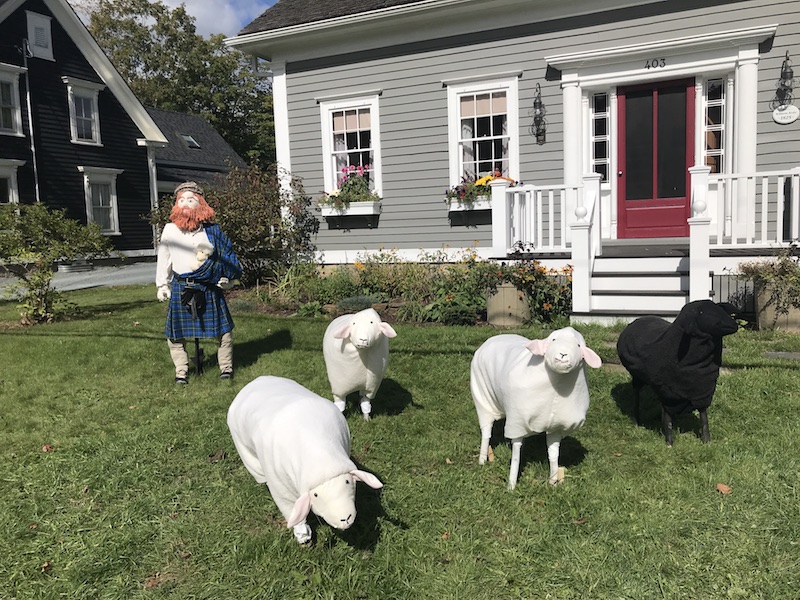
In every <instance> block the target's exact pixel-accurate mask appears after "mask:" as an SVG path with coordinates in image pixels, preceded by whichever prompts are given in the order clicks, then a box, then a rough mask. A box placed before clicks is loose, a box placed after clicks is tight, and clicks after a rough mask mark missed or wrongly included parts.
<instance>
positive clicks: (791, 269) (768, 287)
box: [738, 243, 800, 331]
mask: <svg viewBox="0 0 800 600" xmlns="http://www.w3.org/2000/svg"><path fill="white" fill-rule="evenodd" d="M738 275H739V277H740V278H742V279H744V280H747V281H752V282H753V293H754V295H755V303H756V323H757V325H758V328H759V329H785V330H790V331H800V248H798V245H797V244H796V243H792V244H791V245H790V246H788V247H787V248H783V249H781V250H780V251H779V252H778V253H777V254H776V255H775V256H773V257H770V258H765V259H760V260H754V261H748V262H743V263H739V268H738Z"/></svg>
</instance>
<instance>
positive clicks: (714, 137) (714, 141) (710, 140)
mask: <svg viewBox="0 0 800 600" xmlns="http://www.w3.org/2000/svg"><path fill="white" fill-rule="evenodd" d="M721 147H722V132H721V131H706V150H719V149H720V148H721Z"/></svg>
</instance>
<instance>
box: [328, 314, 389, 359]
mask: <svg viewBox="0 0 800 600" xmlns="http://www.w3.org/2000/svg"><path fill="white" fill-rule="evenodd" d="M383 336H386V337H388V338H393V337H396V336H397V333H396V332H395V330H394V329H393V328H392V326H391V325H389V324H388V323H384V322H383V321H381V317H380V315H379V314H378V313H377V311H375V309H372V308H367V309H364V310H362V311H361V312H357V313H356V314H354V315H353V316H352V317H351V318H350V319H349V320H348V321H347V323H345V324H344V325H343V326H342V327H341V328H340V329H339V330H338V331H336V332H335V333H334V334H333V337H334V338H336V339H340V340H343V339H349V340H350V343H351V344H353V346H355V347H356V348H358V349H360V350H364V349H366V348H369V347H370V346H372V345H373V344H374V343H375V342H376V341H378V340H379V339H381V337H383Z"/></svg>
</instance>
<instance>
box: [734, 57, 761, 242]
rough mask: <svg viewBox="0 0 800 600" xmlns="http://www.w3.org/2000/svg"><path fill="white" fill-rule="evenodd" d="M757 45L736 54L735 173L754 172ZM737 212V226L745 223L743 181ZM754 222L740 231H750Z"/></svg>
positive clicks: (739, 187) (745, 205)
mask: <svg viewBox="0 0 800 600" xmlns="http://www.w3.org/2000/svg"><path fill="white" fill-rule="evenodd" d="M757 91H758V48H755V49H752V50H746V51H742V52H740V53H739V60H738V62H737V64H736V123H735V125H734V128H735V129H734V144H735V147H734V151H733V152H734V157H735V158H734V161H735V172H736V173H742V174H753V173H755V172H756V120H757V117H758V105H757V104H758V98H757ZM734 201H735V202H736V215H737V221H738V224H739V225H743V224H745V223H747V222H748V215H749V214H750V212H749V211H748V206H747V202H748V199H747V187H746V186H745V185H744V182H741V183H740V184H739V186H738V189H737V192H736V197H735V199H734ZM753 225H754V224H752V223H750V226H749V227H747V228H746V229H744V230H743V229H741V228H740V229H739V230H740V231H748V232H751V230H752V227H753Z"/></svg>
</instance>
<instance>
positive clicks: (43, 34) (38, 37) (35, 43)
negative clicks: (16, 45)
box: [25, 11, 55, 60]
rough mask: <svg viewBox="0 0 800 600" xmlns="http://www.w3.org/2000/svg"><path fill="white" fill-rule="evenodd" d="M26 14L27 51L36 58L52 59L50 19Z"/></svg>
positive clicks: (30, 13)
mask: <svg viewBox="0 0 800 600" xmlns="http://www.w3.org/2000/svg"><path fill="white" fill-rule="evenodd" d="M25 12H26V13H27V14H28V49H29V50H30V51H31V53H33V56H34V57H36V58H44V59H45V60H55V59H54V58H53V34H52V30H51V27H50V17H47V16H45V15H40V14H39V13H35V12H30V11H25Z"/></svg>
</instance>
